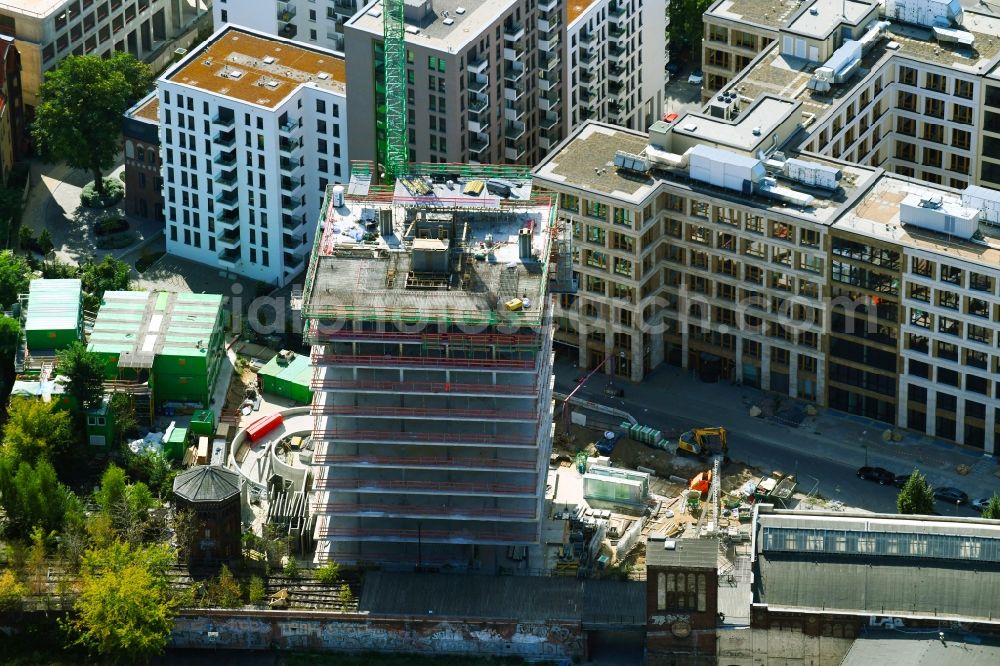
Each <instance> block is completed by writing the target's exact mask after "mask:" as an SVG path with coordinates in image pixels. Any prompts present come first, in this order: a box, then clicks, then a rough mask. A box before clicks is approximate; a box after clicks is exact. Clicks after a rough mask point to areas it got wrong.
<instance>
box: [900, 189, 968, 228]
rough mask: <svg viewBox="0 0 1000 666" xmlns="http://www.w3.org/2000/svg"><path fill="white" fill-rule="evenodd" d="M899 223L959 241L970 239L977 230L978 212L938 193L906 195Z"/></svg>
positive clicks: (902, 203) (901, 206)
mask: <svg viewBox="0 0 1000 666" xmlns="http://www.w3.org/2000/svg"><path fill="white" fill-rule="evenodd" d="M899 221H900V222H901V223H902V224H910V225H913V226H915V227H920V228H922V229H929V230H930V231H936V232H938V233H941V234H947V235H949V236H956V237H958V238H965V239H968V238H972V236H973V235H974V234H975V233H976V231H977V230H978V229H979V210H978V209H975V208H966V207H964V206H962V204H961V202H960V201H957V200H955V199H952V198H950V197H949V198H947V199H945V198H944V197H943V196H941V195H940V194H933V193H932V194H923V195H921V194H915V193H912V192H911V193H910V194H907V195H906V197H905V198H904V199H903V201H902V202H900V204H899Z"/></svg>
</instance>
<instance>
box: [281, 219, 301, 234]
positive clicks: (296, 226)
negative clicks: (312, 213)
mask: <svg viewBox="0 0 1000 666" xmlns="http://www.w3.org/2000/svg"><path fill="white" fill-rule="evenodd" d="M305 225H306V216H305V215H282V216H281V228H282V230H283V231H284V232H285V233H292V234H297V233H302V232H303V231H305Z"/></svg>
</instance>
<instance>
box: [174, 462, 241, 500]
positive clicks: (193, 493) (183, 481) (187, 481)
mask: <svg viewBox="0 0 1000 666" xmlns="http://www.w3.org/2000/svg"><path fill="white" fill-rule="evenodd" d="M239 492H240V475H239V474H237V473H236V472H234V471H232V470H228V469H226V468H225V467H219V466H216V465H212V466H205V465H201V466H199V467H192V468H191V469H189V470H187V471H184V472H181V473H180V474H178V475H177V476H176V477H174V494H175V495H177V496H178V497H182V498H184V499H186V500H188V501H189V502H219V501H222V500H224V499H228V498H230V497H232V496H233V495H238V494H239Z"/></svg>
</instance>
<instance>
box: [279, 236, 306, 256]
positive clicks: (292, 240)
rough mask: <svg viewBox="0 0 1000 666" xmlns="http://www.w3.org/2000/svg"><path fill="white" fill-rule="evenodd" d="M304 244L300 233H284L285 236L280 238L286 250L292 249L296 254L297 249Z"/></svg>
mask: <svg viewBox="0 0 1000 666" xmlns="http://www.w3.org/2000/svg"><path fill="white" fill-rule="evenodd" d="M305 244H306V242H305V240H304V239H303V238H302V235H301V234H287V233H286V234H285V237H284V238H283V239H282V247H283V248H284V249H285V250H286V251H287V250H292V251H293V252H294V253H295V254H298V251H299V250H300V249H301V248H302V246H303V245H305Z"/></svg>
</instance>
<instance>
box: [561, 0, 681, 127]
mask: <svg viewBox="0 0 1000 666" xmlns="http://www.w3.org/2000/svg"><path fill="white" fill-rule="evenodd" d="M566 11H567V29H566V47H567V51H566V53H567V57H566V58H565V68H564V69H565V76H566V80H567V81H569V91H568V95H567V100H566V101H567V103H568V105H567V107H566V113H567V116H566V117H567V120H568V124H569V127H570V128H571V129H572V128H573V127H576V126H577V125H578V124H579V123H581V122H583V121H585V120H598V121H601V122H608V123H611V124H612V125H621V126H623V127H627V128H629V129H637V130H644V129H646V128H647V127H649V126H650V125H651V124H652V123H653V121H655V120H657V119H659V117H660V115H661V111H662V110H663V94H664V93H663V89H664V84H665V83H666V77H665V75H664V72H665V71H666V66H667V62H668V61H669V48H668V47H669V44H668V43H667V42H666V38H665V37H664V34H665V32H666V30H667V25H668V24H666V23H665V22H664V21H665V20H667V19H666V18H665V17H666V16H667V3H666V2H665V1H663V0H647V1H646V2H645V3H642V2H636V1H635V0H631V1H625V0H595V1H594V2H592V3H591V4H589V5H584V3H574V2H570V3H568V6H567V10H566Z"/></svg>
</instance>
